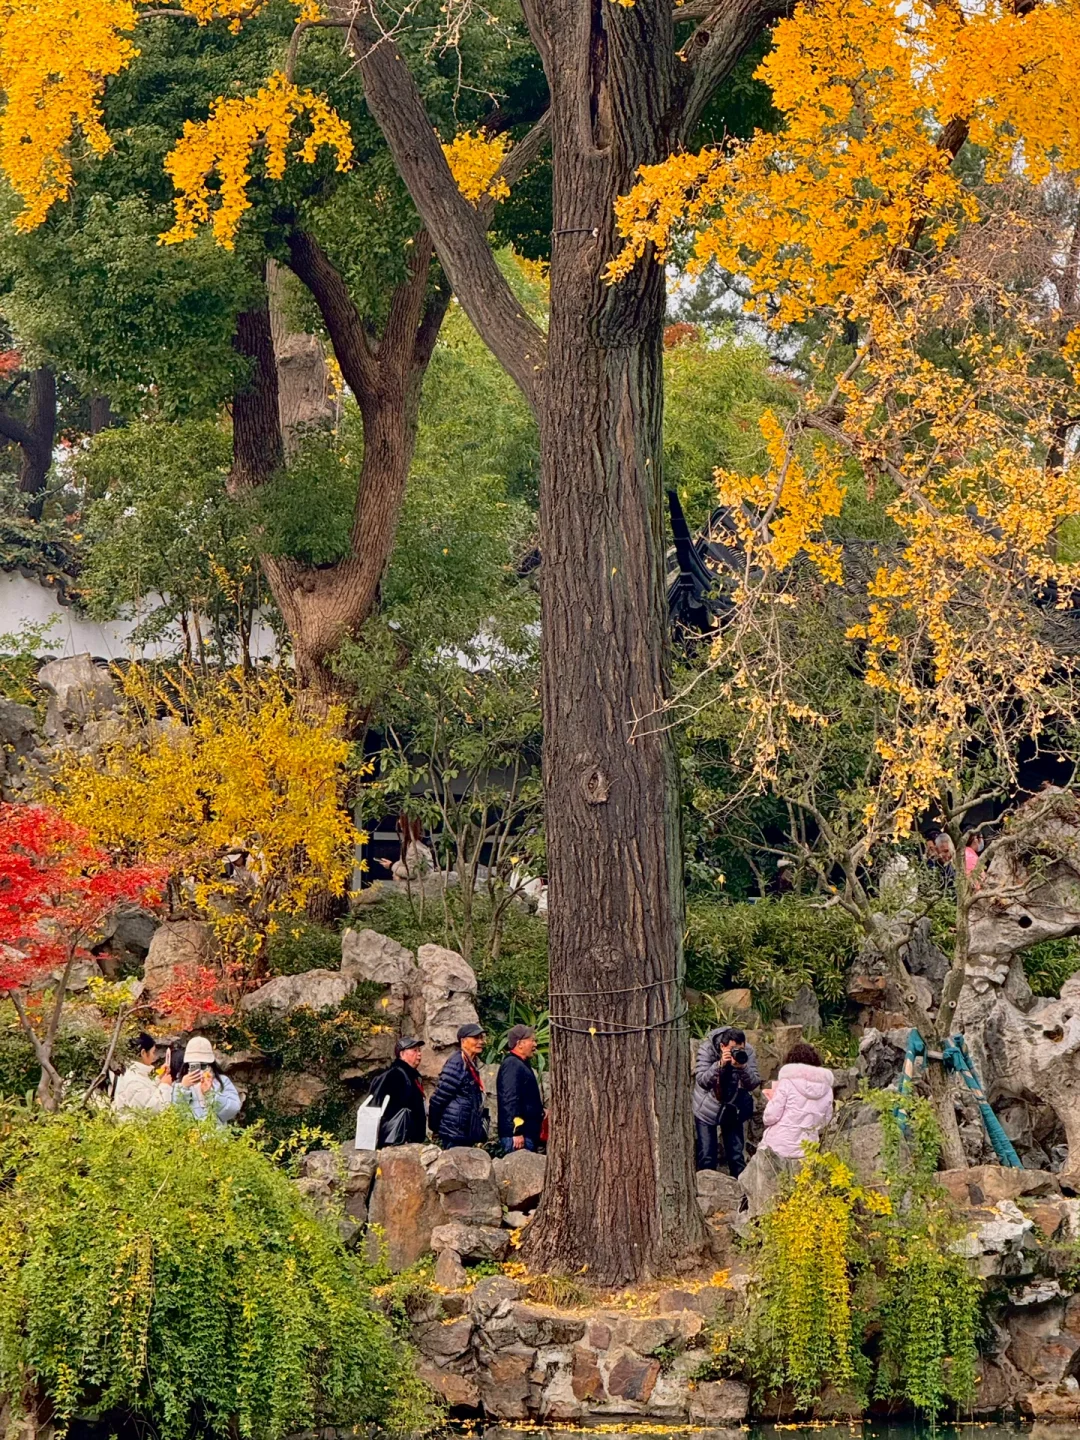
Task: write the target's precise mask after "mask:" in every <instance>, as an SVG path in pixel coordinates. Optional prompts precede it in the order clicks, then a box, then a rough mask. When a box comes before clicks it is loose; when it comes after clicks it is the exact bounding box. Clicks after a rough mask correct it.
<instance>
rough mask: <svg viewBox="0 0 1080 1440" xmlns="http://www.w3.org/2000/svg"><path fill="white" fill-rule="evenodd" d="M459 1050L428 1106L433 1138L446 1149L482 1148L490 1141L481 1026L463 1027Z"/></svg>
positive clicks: (459, 1033) (442, 1075) (448, 1063)
mask: <svg viewBox="0 0 1080 1440" xmlns="http://www.w3.org/2000/svg"><path fill="white" fill-rule="evenodd" d="M457 1038H458V1048H457V1049H456V1050H455V1051H454V1052H453V1054H452V1055H451V1056H450V1057H449V1058H448V1059H447V1062H446V1064H445V1065H444V1066H443V1068H442V1074H441V1075H440V1076H439V1083H438V1085H437V1086H436V1087H435V1094H434V1095H433V1096H432V1097H431V1104H430V1106H429V1107H428V1123H429V1125H430V1126H431V1133H432V1136H433V1137H434V1138H435V1139H437V1140H438V1142H439V1144H440V1145H441V1146H442V1148H443V1149H444V1150H450V1149H452V1148H453V1147H454V1146H455V1145H481V1144H482V1143H483V1142H484V1141H485V1140H486V1139H487V1111H486V1110H485V1109H484V1082H483V1081H482V1080H481V1078H480V1068H479V1060H480V1052H481V1051H482V1050H483V1048H484V1032H483V1030H482V1029H481V1028H480V1026H479V1025H462V1027H461V1029H460V1030H459V1031H458V1032H457Z"/></svg>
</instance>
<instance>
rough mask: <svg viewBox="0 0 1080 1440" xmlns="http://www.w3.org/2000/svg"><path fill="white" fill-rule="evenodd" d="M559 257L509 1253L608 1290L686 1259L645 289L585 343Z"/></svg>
mask: <svg viewBox="0 0 1080 1440" xmlns="http://www.w3.org/2000/svg"><path fill="white" fill-rule="evenodd" d="M560 248H562V249H563V250H564V251H567V252H569V253H568V254H566V255H565V257H564V256H560V255H558V254H557V256H556V259H555V261H554V263H553V266H552V315H551V329H550V332H549V351H548V385H547V388H546V393H545V406H544V410H543V421H542V430H543V478H542V486H541V535H542V552H543V564H542V569H541V593H542V602H543V620H542V631H543V634H542V645H543V677H544V679H543V707H544V790H545V814H546V817H547V819H546V823H547V853H548V874H549V882H550V886H551V908H550V921H549V937H550V938H549V953H550V957H551V962H550V963H551V1016H552V1019H551V1032H552V1085H553V1090H552V1117H553V1118H552V1140H551V1150H550V1157H549V1161H548V1179H547V1183H546V1184H545V1187H544V1199H543V1202H542V1205H541V1209H540V1213H539V1215H538V1217H537V1220H536V1222H535V1224H534V1225H533V1226H532V1227H531V1228H530V1231H529V1236H528V1240H527V1257H528V1259H529V1261H530V1262H531V1263H533V1264H535V1265H537V1266H539V1267H540V1268H542V1269H547V1270H550V1269H558V1270H563V1271H576V1270H579V1269H581V1268H582V1267H583V1266H587V1273H588V1274H589V1275H590V1276H591V1277H593V1278H594V1279H595V1280H596V1281H597V1282H598V1283H601V1284H610V1285H619V1284H627V1283H631V1282H633V1281H636V1280H640V1279H642V1278H644V1277H647V1276H650V1275H652V1276H655V1275H660V1274H665V1273H668V1274H670V1273H671V1272H672V1271H673V1270H677V1269H679V1268H680V1267H681V1266H684V1265H686V1264H689V1263H693V1262H696V1261H698V1260H700V1258H701V1254H702V1250H703V1248H704V1230H703V1225H702V1220H701V1213H700V1210H699V1208H698V1205H697V1201H696V1198H695V1189H694V1181H693V1169H692V1155H693V1147H692V1124H691V1111H690V1087H689V1074H690V1066H689V1050H688V1041H687V1030H686V1024H685V1020H684V1018H683V1014H684V1002H683V956H682V853H681V844H680V833H679V822H678V801H677V788H676V767H675V755H674V746H673V742H672V737H671V731H670V727H669V726H668V724H667V723H666V722H665V721H664V719H663V718H662V717H661V715H660V714H659V711H660V709H661V707H662V705H663V702H664V699H665V697H666V694H667V680H666V674H665V653H666V638H665V632H666V607H665V604H664V588H663V579H662V559H663V551H664V541H663V529H662V505H661V494H662V489H661V475H660V459H661V444H660V426H661V416H662V368H661V349H662V346H661V336H662V319H663V308H664V295H663V275H662V272H661V271H660V270H659V268H657V269H655V270H654V271H653V272H652V274H651V275H650V277H649V282H648V284H647V285H646V286H645V288H644V293H643V294H641V295H640V296H639V297H638V304H637V307H636V310H635V313H634V314H632V315H630V316H627V317H625V323H626V327H627V328H626V331H625V333H621V334H619V335H618V336H617V337H615V336H613V337H612V343H609V344H605V343H603V341H602V340H598V338H597V311H598V310H600V309H602V308H603V307H604V305H605V301H608V300H609V297H608V296H604V295H601V294H600V293H599V287H598V285H597V277H596V275H595V258H594V257H593V256H590V255H589V254H588V251H589V250H591V249H593V248H594V247H592V246H591V245H585V244H583V243H582V242H581V240H580V239H578V240H577V241H576V242H573V243H567V244H566V245H564V246H563V247H560ZM590 262H591V263H590ZM586 267H588V271H587V272H586ZM568 272H569V273H568ZM583 272H585V273H583ZM575 282H577V283H575ZM583 282H584V287H585V288H587V289H588V290H589V291H590V292H591V294H590V296H589V300H590V301H591V303H589V304H588V306H587V307H586V306H583V305H582V304H581V303H580V302H581V300H582V298H583V297H582V294H581V291H582V288H583ZM636 722H640V723H637V726H636V728H635V724H636Z"/></svg>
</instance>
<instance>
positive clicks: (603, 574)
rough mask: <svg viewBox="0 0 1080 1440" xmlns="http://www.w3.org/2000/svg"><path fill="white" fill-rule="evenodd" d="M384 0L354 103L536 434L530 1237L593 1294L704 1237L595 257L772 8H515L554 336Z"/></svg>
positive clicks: (631, 496) (650, 267)
mask: <svg viewBox="0 0 1080 1440" xmlns="http://www.w3.org/2000/svg"><path fill="white" fill-rule="evenodd" d="M340 8H342V10H344V9H345V7H344V5H343V4H342V5H341V7H340ZM376 8H377V0H368V3H367V5H366V6H365V7H363V8H361V9H360V10H359V11H358V9H357V7H356V6H351V7H348V15H349V17H350V31H349V38H350V43H351V44H352V45H353V46H354V48H355V50H356V53H357V58H358V60H359V65H360V71H361V74H362V77H363V81H364V88H365V96H366V98H367V102H368V106H369V108H370V109H371V111H372V113H373V114H374V116H375V118H376V120H377V121H378V124H379V126H380V128H381V130H382V132H383V134H384V136H385V137H386V139H387V142H388V144H389V146H390V149H391V151H392V153H393V155H394V159H395V161H396V163H397V165H398V168H399V170H400V172H401V174H402V177H403V178H404V180H405V183H406V184H407V185H408V187H409V189H410V192H411V194H412V196H413V199H414V201H415V202H416V205H417V208H418V209H419V211H420V214H421V217H422V218H423V220H424V223H425V225H426V227H427V229H428V231H429V232H430V233H431V234H432V236H433V237H434V241H435V246H436V250H437V252H438V256H439V260H440V262H441V263H442V266H443V269H444V270H445V271H446V273H447V275H448V276H449V278H450V280H451V283H452V284H453V286H454V289H455V292H456V293H457V295H458V298H459V299H460V300H461V302H462V304H463V305H464V307H465V309H466V311H467V312H468V314H469V317H470V319H471V320H472V321H473V323H474V324H475V325H476V327H477V329H478V330H479V331H480V333H481V334H482V335H483V337H484V339H485V340H486V341H487V342H488V344H489V345H490V346H491V348H492V350H493V351H494V353H495V354H496V355H497V357H498V358H499V360H500V361H501V362H502V363H503V365H504V366H505V367H506V369H507V371H508V372H509V374H511V375H512V376H513V378H514V379H515V380H516V381H517V383H518V384H519V385H520V387H521V389H522V391H523V392H524V393H525V395H526V397H527V398H528V399H529V400H530V402H531V403H532V405H533V408H534V410H535V412H536V414H537V418H538V421H539V424H540V429H541V444H542V451H543V478H542V485H541V530H542V548H543V563H542V571H541V586H542V598H543V622H542V623H543V637H542V645H543V662H544V678H543V701H544V751H545V759H544V776H545V799H546V817H547V820H546V823H547V840H548V845H547V853H548V873H549V878H550V883H551V909H550V912H549V913H550V921H549V932H550V942H549V954H550V963H551V1009H552V1037H553V1038H552V1045H553V1056H552V1084H553V1095H552V1142H551V1154H550V1160H549V1170H548V1182H547V1184H546V1186H545V1191H544V1199H543V1201H542V1203H541V1208H540V1212H539V1214H538V1217H537V1219H536V1221H535V1222H534V1224H533V1225H532V1226H531V1227H530V1229H529V1235H528V1238H527V1240H526V1242H525V1251H524V1253H525V1256H526V1258H527V1260H528V1261H529V1262H530V1263H531V1264H534V1265H538V1266H540V1267H541V1268H546V1269H552V1270H561V1271H579V1270H581V1269H582V1268H584V1267H587V1269H586V1274H587V1275H588V1277H589V1278H590V1279H592V1280H594V1281H596V1282H597V1283H600V1284H608V1285H610V1284H619V1283H623V1282H632V1281H637V1280H640V1279H643V1278H646V1277H649V1276H656V1275H660V1274H663V1273H665V1272H667V1273H671V1271H673V1270H676V1269H679V1268H681V1267H683V1266H687V1265H691V1264H694V1263H696V1262H697V1261H699V1260H700V1259H701V1258H702V1254H703V1251H704V1249H705V1241H706V1235H705V1229H704V1225H703V1221H702V1218H701V1213H700V1210H699V1208H698V1206H697V1203H696V1198H695V1187H694V1182H693V1168H692V1158H693V1149H692V1143H691V1134H692V1123H691V1109H690V1073H689V1072H690V1067H689V1053H688V1037H687V1033H686V1028H685V1021H684V1018H683V1016H682V1009H683V997H682V981H683V961H682V947H681V925H682V903H681V896H682V856H681V848H680V839H679V824H678V804H677V790H676V785H675V765H674V756H673V750H672V741H671V738H670V734H669V732H668V730H667V729H666V727H665V723H664V721H663V720H662V718H661V716H660V713H659V712H660V709H661V707H662V706H663V703H664V700H665V698H666V693H667V691H666V674H665V669H666V654H667V645H666V635H665V607H664V597H663V586H662V573H661V564H662V552H663V529H662V508H661V503H660V496H661V477H660V458H661V446H660V420H661V405H662V396H661V368H660V366H661V348H662V331H663V316H664V301H663V275H662V272H661V271H660V270H659V269H658V267H657V266H655V264H653V263H652V262H651V261H648V262H646V263H644V264H642V265H639V266H638V267H637V268H636V270H635V272H634V274H633V275H632V276H631V277H630V278H629V279H628V280H627V281H625V282H624V283H623V284H622V285H620V286H618V287H615V288H611V287H608V286H607V285H606V283H605V281H604V279H603V273H604V270H605V267H606V265H607V263H608V261H609V260H610V259H611V258H612V257H613V255H614V254H615V253H617V251H618V248H619V243H618V239H617V237H616V235H615V224H614V202H615V200H616V198H617V197H618V196H619V195H620V194H623V193H625V192H626V191H627V190H629V189H630V186H631V184H632V181H633V178H634V175H635V173H636V170H637V168H638V166H640V165H642V164H646V163H649V162H655V161H659V160H660V159H661V158H663V157H664V156H665V155H666V154H667V153H668V152H669V150H670V149H671V148H673V146H674V145H676V144H677V143H679V140H680V138H681V136H682V134H683V133H685V132H687V131H689V130H691V129H692V128H693V125H694V124H695V123H696V119H697V117H698V116H699V115H700V113H701V108H702V106H703V104H704V103H705V102H706V100H707V98H708V96H709V94H710V93H711V92H712V89H713V88H714V87H715V84H716V83H718V80H719V79H720V78H722V76H723V75H725V74H727V73H730V69H731V67H732V65H733V64H734V63H735V60H736V59H737V58H738V56H739V54H741V53H742V51H743V50H744V49H745V47H746V45H747V44H748V43H750V42H751V41H752V39H753V38H754V36H755V35H756V34H757V33H758V31H759V28H760V25H761V23H762V13H763V9H764V7H763V6H761V5H759V4H758V3H756V0H747V3H744V4H734V5H731V6H725V5H722V4H719V5H718V6H717V7H716V14H715V17H714V16H713V15H712V14H710V15H709V16H707V17H706V20H705V21H704V22H703V23H702V25H701V27H700V29H699V32H698V34H697V35H696V36H695V39H694V41H692V42H687V44H686V45H684V46H683V48H682V50H681V52H680V53H679V54H678V55H677V54H676V49H675V40H674V29H673V19H672V16H673V7H672V6H671V5H670V3H669V0H636V3H635V4H634V5H632V6H621V5H615V4H610V3H607V0H523V10H524V12H525V16H526V19H527V22H528V25H529V28H530V30H531V32H532V34H533V37H534V39H535V41H536V45H537V49H538V51H539V52H540V54H541V56H542V58H543V62H544V68H545V70H546V73H547V77H548V83H549V88H550V93H551V136H552V149H553V175H554V185H553V200H554V205H553V210H554V229H553V234H552V266H551V316H550V329H549V334H548V336H547V339H546V342H545V337H544V336H543V335H542V334H541V333H540V332H539V331H538V330H537V329H536V327H535V326H533V325H532V324H531V322H530V321H529V319H528V317H527V316H526V315H525V314H524V312H523V310H522V307H521V306H520V305H519V304H517V302H516V301H515V299H514V297H513V295H512V293H511V292H510V290H509V289H508V287H506V285H505V283H504V282H503V280H502V277H501V276H500V274H499V272H498V269H497V267H496V265H495V262H494V259H493V257H492V256H491V254H490V251H489V250H488V249H487V246H486V243H485V239H484V233H483V231H484V227H483V226H482V225H481V223H480V222H479V220H478V217H477V214H476V211H475V210H474V209H473V208H472V207H471V206H469V205H468V203H467V202H465V201H464V199H463V197H462V196H461V194H460V192H459V191H458V190H457V187H456V185H455V184H454V181H453V177H452V176H451V175H450V172H449V170H448V168H447V165H446V161H445V158H444V156H443V154H442V152H441V149H440V147H439V143H438V142H439V137H438V136H437V135H436V134H435V133H434V132H433V129H432V125H431V121H430V118H429V117H428V116H427V114H426V111H425V109H424V104H423V99H422V96H421V95H420V93H419V90H418V88H417V87H416V85H415V83H414V82H413V81H412V79H411V77H410V75H409V72H408V69H407V67H406V65H405V64H404V62H403V60H402V57H401V56H400V54H399V53H398V52H397V51H396V49H395V46H394V44H393V41H392V39H390V38H389V37H388V35H387V32H386V26H385V25H384V24H382V23H380V20H379V19H378V17H373V16H372V15H371V12H372V11H373V10H375V9H376ZM674 13H678V12H677V11H675V12H674Z"/></svg>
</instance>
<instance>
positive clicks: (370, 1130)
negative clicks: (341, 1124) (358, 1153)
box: [356, 1095, 390, 1150]
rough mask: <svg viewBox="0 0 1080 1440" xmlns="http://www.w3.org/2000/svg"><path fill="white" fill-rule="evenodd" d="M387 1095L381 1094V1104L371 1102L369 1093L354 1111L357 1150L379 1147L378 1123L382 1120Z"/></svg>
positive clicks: (387, 1098)
mask: <svg viewBox="0 0 1080 1440" xmlns="http://www.w3.org/2000/svg"><path fill="white" fill-rule="evenodd" d="M389 1098H390V1097H389V1096H388V1095H384V1096H383V1102H382V1104H381V1105H379V1106H376V1105H375V1104H373V1103H372V1097H371V1096H370V1095H369V1096H368V1097H367V1099H366V1100H365V1101H364V1103H363V1104H362V1105H361V1106H360V1108H359V1110H357V1112H356V1148H357V1150H377V1149H378V1148H379V1125H380V1123H381V1121H382V1117H383V1111H384V1110H385V1109H386V1105H387V1101H388V1100H389Z"/></svg>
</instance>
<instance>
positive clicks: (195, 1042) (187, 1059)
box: [184, 1035, 214, 1065]
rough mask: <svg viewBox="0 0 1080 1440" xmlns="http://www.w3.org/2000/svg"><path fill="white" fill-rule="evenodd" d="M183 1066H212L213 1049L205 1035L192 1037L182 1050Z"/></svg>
mask: <svg viewBox="0 0 1080 1440" xmlns="http://www.w3.org/2000/svg"><path fill="white" fill-rule="evenodd" d="M184 1064H185V1065H213V1064H214V1047H213V1046H212V1045H211V1044H210V1041H209V1040H207V1038H206V1036H205V1035H193V1036H192V1037H191V1039H190V1040H189V1041H188V1043H187V1048H186V1049H185V1050H184Z"/></svg>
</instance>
